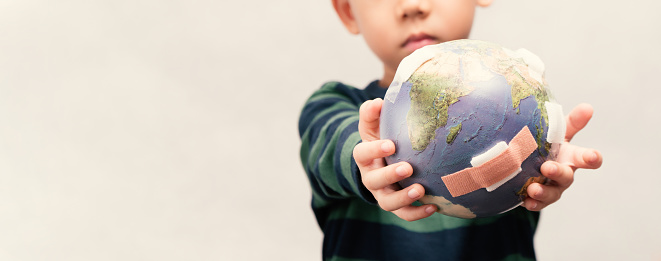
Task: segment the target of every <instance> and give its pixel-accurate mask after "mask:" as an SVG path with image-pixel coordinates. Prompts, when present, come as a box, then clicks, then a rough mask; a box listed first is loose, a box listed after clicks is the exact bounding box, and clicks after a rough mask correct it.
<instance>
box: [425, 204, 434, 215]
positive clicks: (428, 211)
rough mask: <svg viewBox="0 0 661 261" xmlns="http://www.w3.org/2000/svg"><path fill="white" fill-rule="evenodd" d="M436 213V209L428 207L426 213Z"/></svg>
mask: <svg viewBox="0 0 661 261" xmlns="http://www.w3.org/2000/svg"><path fill="white" fill-rule="evenodd" d="M435 211H436V209H434V207H432V206H428V207H426V208H425V212H427V214H431V213H434V212H435Z"/></svg>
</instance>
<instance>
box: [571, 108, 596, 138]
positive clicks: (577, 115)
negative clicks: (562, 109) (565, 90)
mask: <svg viewBox="0 0 661 261" xmlns="http://www.w3.org/2000/svg"><path fill="white" fill-rule="evenodd" d="M593 112H594V109H592V105H590V104H587V103H581V104H579V105H577V106H576V107H574V109H573V110H572V111H571V112H570V113H569V115H567V132H565V140H567V141H571V139H572V138H574V135H576V133H578V132H579V131H580V130H582V129H583V128H584V127H585V125H587V124H588V121H590V119H591V118H592V114H593Z"/></svg>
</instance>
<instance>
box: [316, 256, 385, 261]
mask: <svg viewBox="0 0 661 261" xmlns="http://www.w3.org/2000/svg"><path fill="white" fill-rule="evenodd" d="M374 260H376V259H374ZM324 261H372V259H358V258H345V257H339V256H334V257H331V258H325V259H324Z"/></svg>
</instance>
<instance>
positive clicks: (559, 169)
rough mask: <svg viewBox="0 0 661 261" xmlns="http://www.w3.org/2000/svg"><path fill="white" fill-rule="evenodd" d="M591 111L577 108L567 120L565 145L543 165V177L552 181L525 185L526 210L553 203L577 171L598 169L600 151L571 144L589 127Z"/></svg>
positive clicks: (583, 105)
mask: <svg viewBox="0 0 661 261" xmlns="http://www.w3.org/2000/svg"><path fill="white" fill-rule="evenodd" d="M592 113H593V109H592V106H590V105H589V104H581V105H578V106H576V108H574V109H573V110H572V111H571V112H570V113H569V115H568V116H567V118H566V121H567V132H566V135H565V142H564V143H563V144H562V146H561V147H560V152H559V153H558V159H557V161H548V162H545V163H544V164H542V169H541V171H542V174H543V175H544V176H546V177H547V178H549V179H550V180H551V181H550V182H549V183H548V184H546V185H542V184H538V183H533V184H531V185H530V186H528V190H527V192H528V196H529V198H527V199H526V200H525V203H524V206H525V207H526V208H527V209H528V210H532V211H539V210H541V209H543V208H545V207H546V206H548V205H549V204H552V203H554V202H556V201H558V199H560V196H562V193H563V192H564V191H565V190H566V189H567V188H569V186H571V184H572V183H573V182H574V172H575V171H576V170H577V169H597V168H599V167H600V166H601V163H602V161H603V158H602V156H601V153H599V151H597V150H594V149H588V148H583V147H579V146H576V145H574V144H570V143H569V142H570V141H571V139H572V138H573V137H574V135H576V133H578V132H579V131H580V130H582V129H583V128H584V127H585V125H587V124H588V121H590V118H592Z"/></svg>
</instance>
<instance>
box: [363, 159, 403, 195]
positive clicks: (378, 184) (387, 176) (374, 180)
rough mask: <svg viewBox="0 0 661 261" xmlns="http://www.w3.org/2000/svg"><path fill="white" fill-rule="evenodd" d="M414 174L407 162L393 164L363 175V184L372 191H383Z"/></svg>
mask: <svg viewBox="0 0 661 261" xmlns="http://www.w3.org/2000/svg"><path fill="white" fill-rule="evenodd" d="M411 174H413V167H411V165H410V164H409V163H407V162H400V163H397V164H392V165H389V166H386V167H383V168H378V169H374V170H372V171H370V172H369V174H367V175H363V176H362V179H363V184H365V187H366V188H367V189H368V190H370V191H372V190H378V189H383V188H385V187H387V186H389V185H392V184H394V183H397V182H399V181H401V180H402V179H405V178H407V177H409V176H411Z"/></svg>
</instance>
